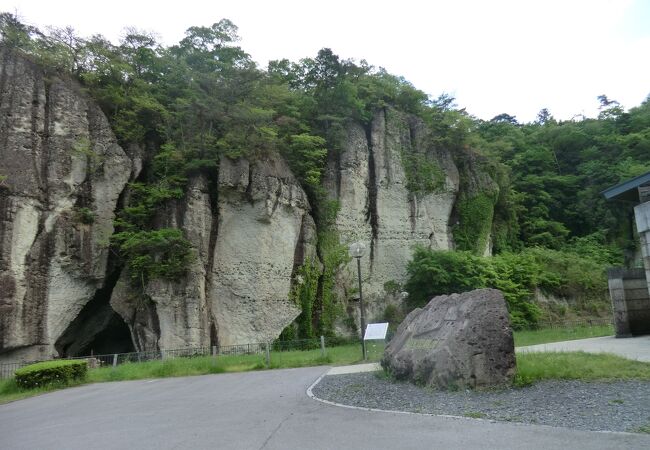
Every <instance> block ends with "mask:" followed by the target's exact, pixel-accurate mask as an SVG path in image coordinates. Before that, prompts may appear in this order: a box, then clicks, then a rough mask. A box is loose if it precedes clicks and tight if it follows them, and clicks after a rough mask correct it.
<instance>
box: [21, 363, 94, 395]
mask: <svg viewBox="0 0 650 450" xmlns="http://www.w3.org/2000/svg"><path fill="white" fill-rule="evenodd" d="M87 372H88V365H87V363H86V361H85V360H58V361H44V362H39V363H36V364H30V365H29V366H25V367H21V368H20V369H18V370H17V371H16V375H15V377H16V384H17V385H18V386H19V387H21V388H24V389H31V388H36V387H41V386H45V385H48V384H53V383H69V382H70V381H73V380H83V379H84V378H86V373H87Z"/></svg>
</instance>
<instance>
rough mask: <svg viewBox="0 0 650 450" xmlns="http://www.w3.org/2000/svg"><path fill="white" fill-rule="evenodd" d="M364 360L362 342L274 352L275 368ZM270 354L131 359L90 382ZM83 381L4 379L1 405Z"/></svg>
mask: <svg viewBox="0 0 650 450" xmlns="http://www.w3.org/2000/svg"><path fill="white" fill-rule="evenodd" d="M383 350H384V346H383V344H373V345H372V346H369V347H368V355H369V357H368V360H369V361H377V360H379V358H380V357H381V355H382V353H383ZM357 362H361V345H360V344H354V345H352V344H351V345H342V346H338V347H331V348H328V349H327V351H326V354H325V356H323V355H322V354H321V351H320V349H315V350H295V351H286V352H271V368H272V369H281V368H290V367H307V366H318V365H325V364H335V365H346V364H354V363H357ZM266 368H267V367H266V357H265V355H264V354H261V355H220V356H218V357H217V358H216V359H215V358H213V357H210V356H202V357H192V358H169V359H165V360H162V361H161V360H156V361H147V362H139V363H135V362H128V363H124V364H120V365H118V366H117V367H115V368H113V367H101V368H98V369H91V370H88V375H87V379H86V382H88V383H101V382H107V381H127V380H142V379H147V378H168V377H184V376H192V375H207V374H215V373H225V372H247V371H251V370H262V369H266ZM80 384H83V383H82V382H70V383H68V384H62V383H59V384H51V385H47V386H42V387H39V388H36V389H22V388H20V387H19V386H18V385H17V384H16V382H15V380H14V379H13V378H12V379H9V380H0V404H2V403H7V402H11V401H14V400H20V399H23V398H27V397H31V396H34V395H38V394H42V393H45V392H50V391H54V390H57V389H62V388H65V387H69V386H78V385H80Z"/></svg>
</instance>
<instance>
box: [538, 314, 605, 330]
mask: <svg viewBox="0 0 650 450" xmlns="http://www.w3.org/2000/svg"><path fill="white" fill-rule="evenodd" d="M613 324H614V319H613V318H612V317H596V318H591V319H576V320H540V321H538V322H537V323H536V324H535V326H534V327H532V329H543V328H581V327H584V328H587V327H600V326H613Z"/></svg>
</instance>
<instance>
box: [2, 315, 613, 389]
mask: <svg viewBox="0 0 650 450" xmlns="http://www.w3.org/2000/svg"><path fill="white" fill-rule="evenodd" d="M611 324H612V319H610V318H596V319H585V320H574V321H541V322H538V323H537V324H536V326H535V327H534V329H542V328H577V327H591V326H607V325H611ZM389 340H390V339H387V340H386V342H389ZM352 342H353V341H348V342H347V343H352ZM356 342H358V341H356ZM342 343H344V342H341V341H340V340H333V341H331V343H330V347H331V346H333V345H341V344H342ZM369 345H370V344H369ZM371 347H372V348H374V347H377V348H376V349H375V350H376V351H375V352H374V353H377V355H379V356H378V357H380V356H381V353H382V352H383V344H382V345H377V344H376V343H375V344H374V346H371ZM319 348H320V350H321V352H320V355H321V356H323V357H325V354H326V350H325V348H326V346H325V338H323V337H321V338H320V339H302V340H293V341H280V340H276V341H273V342H262V343H256V344H239V345H223V346H221V345H219V346H211V347H193V348H181V349H171V350H170V349H166V350H155V351H153V350H152V351H143V352H131V353H112V354H104V355H88V356H76V357H69V358H66V359H87V360H88V365H89V367H91V368H97V367H111V366H112V367H115V366H118V365H120V364H124V363H138V362H146V361H154V360H164V359H172V358H192V357H201V356H214V357H219V356H242V357H244V356H246V355H259V356H260V360H259V363H260V364H263V365H265V366H266V367H270V366H271V355H274V360H278V361H279V360H281V359H282V352H289V351H307V350H318V349H319ZM377 355H375V356H377ZM375 359H376V358H375ZM35 362H38V361H25V362H11V363H0V379H6V378H11V377H13V376H14V373H15V372H16V370H18V369H19V368H21V367H23V366H26V365H28V364H33V363H35Z"/></svg>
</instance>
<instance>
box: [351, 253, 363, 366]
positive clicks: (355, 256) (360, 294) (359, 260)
mask: <svg viewBox="0 0 650 450" xmlns="http://www.w3.org/2000/svg"><path fill="white" fill-rule="evenodd" d="M365 251H366V246H365V245H363V244H362V243H361V242H355V243H354V244H352V245H350V255H352V256H353V257H354V258H356V259H357V277H358V279H359V303H360V306H361V350H362V352H363V360H364V361H365V360H366V341H365V340H364V339H363V337H364V336H363V334H364V333H365V331H366V311H365V308H364V306H363V291H362V290H361V257H362V256H363V254H364V253H365Z"/></svg>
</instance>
